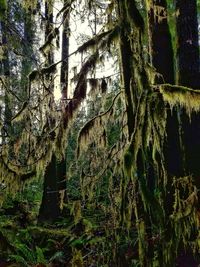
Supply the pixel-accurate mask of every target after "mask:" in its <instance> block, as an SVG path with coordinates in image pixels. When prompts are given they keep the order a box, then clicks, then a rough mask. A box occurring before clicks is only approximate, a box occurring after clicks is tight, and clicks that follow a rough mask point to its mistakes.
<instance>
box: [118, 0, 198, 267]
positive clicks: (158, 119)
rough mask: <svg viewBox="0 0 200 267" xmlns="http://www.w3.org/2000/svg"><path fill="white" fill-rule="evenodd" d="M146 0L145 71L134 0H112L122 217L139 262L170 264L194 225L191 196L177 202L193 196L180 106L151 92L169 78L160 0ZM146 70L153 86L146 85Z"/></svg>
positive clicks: (171, 73) (170, 63)
mask: <svg viewBox="0 0 200 267" xmlns="http://www.w3.org/2000/svg"><path fill="white" fill-rule="evenodd" d="M148 4H150V6H149V7H150V9H149V14H148V17H149V21H150V25H149V32H150V37H151V42H150V47H151V52H152V63H153V64H154V67H155V68H156V71H157V74H155V71H154V70H153V69H152V70H151V71H148V67H147V61H146V58H147V57H146V56H145V51H144V49H143V48H144V43H145V41H144V39H143V37H144V35H143V33H144V24H143V18H142V16H141V15H140V12H139V9H138V8H139V7H138V6H137V1H128V0H127V1H123V2H122V1H117V7H118V10H119V11H118V13H119V20H120V26H121V34H120V51H121V53H120V55H121V62H120V63H121V73H122V74H121V75H122V87H123V88H124V91H125V97H126V105H127V121H128V123H127V124H128V134H129V140H130V143H129V144H128V148H127V151H126V152H125V155H124V173H125V177H124V178H123V181H122V221H123V223H127V220H128V218H129V220H131V222H130V223H131V224H132V223H133V222H135V227H136V229H137V231H138V252H139V261H140V265H141V266H162V265H163V266H173V265H175V258H176V253H177V251H178V249H179V246H180V244H182V243H184V245H185V244H188V243H187V242H189V241H188V240H189V238H190V237H191V235H192V229H195V227H196V219H195V218H194V217H195V216H196V215H195V214H196V213H195V212H196V211H195V201H194V203H193V204H192V205H188V207H187V208H188V209H186V208H185V207H184V206H182V204H180V203H182V202H181V201H182V199H187V198H189V196H190V194H192V195H194V197H195V198H196V193H195V192H196V191H195V187H194V188H193V185H192V183H191V180H190V179H189V178H188V177H185V172H184V168H183V167H184V166H183V164H184V161H183V155H182V151H183V146H182V144H183V142H181V138H180V137H181V133H180V126H181V124H180V120H179V117H178V115H180V108H178V107H177V108H176V107H174V110H173V112H171V106H170V105H168V104H166V103H165V102H164V98H163V95H159V93H158V94H156V92H155V91H153V90H154V89H153V88H154V87H157V88H160V84H162V83H171V84H172V85H173V84H174V80H175V79H174V64H173V50H172V43H171V37H170V32H169V27H168V22H167V16H166V14H167V10H166V2H165V1H148ZM157 5H158V6H157ZM155 6H157V7H156V8H158V11H159V12H160V13H159V16H158V17H157V16H156V15H155V14H154V12H156V9H155ZM158 18H159V19H158ZM160 40H161V41H160ZM163 53H164V55H163ZM163 62H164V64H163ZM158 73H159V74H160V75H158ZM152 75H155V76H153V77H155V80H154V83H156V86H152ZM168 103H169V102H168ZM175 177H176V178H175ZM182 179H183V180H182ZM150 180H151V182H150ZM183 181H184V183H183ZM152 183H153V185H152ZM193 189H194V192H193V193H192V190H193ZM131 190H132V191H131ZM131 192H132V194H131ZM177 194H179V195H177ZM131 196H132V198H131ZM131 199H132V201H133V203H132V207H133V208H132V209H130V207H131V203H130V202H131ZM130 214H131V215H130ZM185 214H187V215H185ZM193 216H194V217H193ZM127 225H128V223H127ZM129 225H130V224H129ZM191 225H192V226H191ZM133 227H134V226H133ZM190 227H191V228H190ZM188 229H190V230H189V231H188ZM155 237H156V238H157V241H154V240H155ZM154 242H155V244H154ZM152 243H153V247H152Z"/></svg>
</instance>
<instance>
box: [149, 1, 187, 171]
mask: <svg viewBox="0 0 200 267" xmlns="http://www.w3.org/2000/svg"><path fill="white" fill-rule="evenodd" d="M149 7H150V8H149V10H148V20H149V37H150V40H149V41H150V52H151V53H150V55H151V61H152V65H153V66H154V67H155V68H156V71H157V72H158V73H159V74H158V75H157V78H156V80H155V82H156V83H161V84H162V83H170V84H174V83H175V75H174V53H173V47H172V40H171V34H170V30H169V25H168V13H167V2H166V0H152V1H151V4H150V5H149ZM167 108H168V116H167V125H166V131H167V140H166V142H165V151H164V154H165V162H166V169H167V171H168V173H169V175H171V176H174V175H175V176H182V175H183V162H182V156H181V154H182V152H181V145H180V135H179V134H180V133H179V122H178V117H177V110H173V111H172V112H171V110H170V108H169V106H168V107H167Z"/></svg>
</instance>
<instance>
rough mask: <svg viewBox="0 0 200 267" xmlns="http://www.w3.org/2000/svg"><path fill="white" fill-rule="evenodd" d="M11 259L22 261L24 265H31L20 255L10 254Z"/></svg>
mask: <svg viewBox="0 0 200 267" xmlns="http://www.w3.org/2000/svg"><path fill="white" fill-rule="evenodd" d="M9 259H10V260H11V261H15V262H16V263H20V266H22V267H29V266H30V265H29V264H28V263H27V262H26V260H25V259H24V258H23V257H22V256H20V255H10V256H9Z"/></svg>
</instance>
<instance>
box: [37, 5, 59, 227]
mask: <svg viewBox="0 0 200 267" xmlns="http://www.w3.org/2000/svg"><path fill="white" fill-rule="evenodd" d="M53 4H54V1H53V0H51V1H45V19H46V27H45V41H48V36H49V34H51V32H52V30H53ZM51 45H52V44H49V46H50V49H49V51H48V53H47V55H46V65H47V66H49V65H51V64H53V61H54V55H53V51H52V49H51ZM51 75H52V74H50V77H49V79H51V78H52V77H51ZM50 86H51V88H49V89H50V91H51V92H52V93H53V90H54V86H53V85H50ZM52 97H53V94H52ZM52 101H53V100H52ZM53 141H54V138H53V140H52V146H53ZM57 162H58V161H57V156H56V154H55V151H53V153H52V157H51V159H50V161H49V162H48V164H47V166H46V169H45V172H44V184H43V196H42V202H41V205H40V210H39V215H38V222H39V223H42V222H45V221H55V220H56V219H57V218H58V217H59V216H60V214H61V209H60V193H59V180H58V177H57Z"/></svg>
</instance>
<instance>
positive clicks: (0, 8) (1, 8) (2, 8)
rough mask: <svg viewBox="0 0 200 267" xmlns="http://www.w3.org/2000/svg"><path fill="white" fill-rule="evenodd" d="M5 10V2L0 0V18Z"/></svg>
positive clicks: (5, 0)
mask: <svg viewBox="0 0 200 267" xmlns="http://www.w3.org/2000/svg"><path fill="white" fill-rule="evenodd" d="M6 9H7V0H0V18H3V16H4V14H5V11H6Z"/></svg>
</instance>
